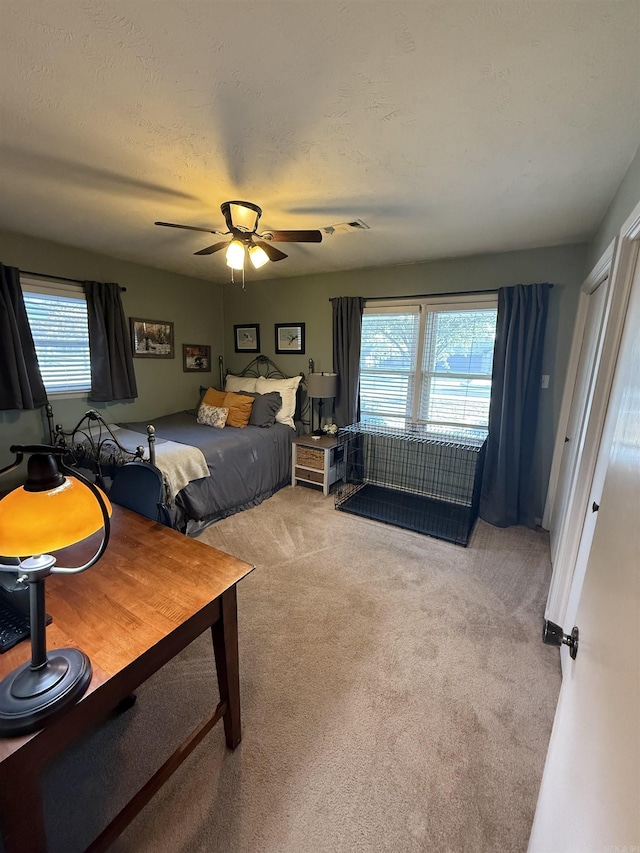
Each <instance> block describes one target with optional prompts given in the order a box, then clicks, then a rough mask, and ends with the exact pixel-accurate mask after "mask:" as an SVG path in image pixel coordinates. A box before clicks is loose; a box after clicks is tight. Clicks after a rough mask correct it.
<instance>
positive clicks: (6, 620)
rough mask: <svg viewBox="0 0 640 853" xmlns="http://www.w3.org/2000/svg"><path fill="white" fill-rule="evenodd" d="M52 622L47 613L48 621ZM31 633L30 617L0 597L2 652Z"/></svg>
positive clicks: (0, 650) (0, 641)
mask: <svg viewBox="0 0 640 853" xmlns="http://www.w3.org/2000/svg"><path fill="white" fill-rule="evenodd" d="M50 622H51V616H49V614H48V613H47V617H46V623H47V625H48V624H49V623H50ZM30 635H31V629H30V625H29V617H28V616H25V614H24V613H21V612H20V611H19V610H17V609H16V608H15V607H12V606H11V605H10V604H8V603H7V601H6V600H5V599H3V598H1V597H0V654H1V653H2V652H6V651H8V650H9V649H12V648H13V647H14V646H15V645H16V644H17V643H19V642H20V641H21V640H26V639H27V638H28V637H29V636H30Z"/></svg>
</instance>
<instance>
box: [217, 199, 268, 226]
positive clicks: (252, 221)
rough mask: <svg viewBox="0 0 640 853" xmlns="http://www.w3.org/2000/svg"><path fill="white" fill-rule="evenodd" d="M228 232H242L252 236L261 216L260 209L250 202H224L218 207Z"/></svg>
mask: <svg viewBox="0 0 640 853" xmlns="http://www.w3.org/2000/svg"><path fill="white" fill-rule="evenodd" d="M220 210H221V211H222V215H223V216H224V218H225V221H226V223H227V227H228V228H229V230H230V231H231V230H233V229H235V230H236V231H243V232H244V233H247V234H252V233H253V232H254V231H255V230H256V229H257V227H258V221H259V220H260V216H261V215H262V210H261V208H259V207H258V205H257V204H252V203H251V202H250V201H225V202H224V203H223V204H222V205H220Z"/></svg>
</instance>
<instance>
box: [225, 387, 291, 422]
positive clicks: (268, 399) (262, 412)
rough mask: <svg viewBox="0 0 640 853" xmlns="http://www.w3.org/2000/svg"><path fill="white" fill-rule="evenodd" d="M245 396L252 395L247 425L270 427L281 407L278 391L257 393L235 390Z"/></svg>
mask: <svg viewBox="0 0 640 853" xmlns="http://www.w3.org/2000/svg"><path fill="white" fill-rule="evenodd" d="M236 393H237V394H242V395H243V396H245V397H253V406H252V407H251V417H250V418H249V426H257V427H270V426H273V425H274V423H275V422H276V415H277V414H278V412H279V411H280V409H281V408H282V396H281V395H280V393H279V392H278V391H269V393H268V394H258V393H257V391H236Z"/></svg>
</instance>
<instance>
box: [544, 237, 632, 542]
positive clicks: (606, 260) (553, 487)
mask: <svg viewBox="0 0 640 853" xmlns="http://www.w3.org/2000/svg"><path fill="white" fill-rule="evenodd" d="M615 242H616V241H615V240H612V241H611V243H610V244H609V246H608V247H607V249H606V250H605V252H604V254H603V255H602V257H601V258H600V260H599V261H598V263H597V264H596V265H595V266H594V268H593V269H592V270H591V272H590V273H589V275H588V276H587V278H586V279H585V280H584V282H583V283H582V287H581V288H580V296H579V297H578V308H577V311H576V320H575V323H574V326H573V336H572V339H571V351H570V353H569V362H568V364H567V374H566V376H565V380H564V388H563V391H562V404H561V406H560V417H559V418H558V431H557V433H556V442H555V446H554V449H553V460H552V463H551V472H550V474H549V486H548V489H547V498H546V502H545V505H544V514H543V518H542V526H543V527H544V529H545V530H549V526H550V523H551V514H552V512H553V506H554V502H555V499H556V495H557V491H558V478H559V476H560V465H561V463H562V456H563V453H564V444H565V441H564V437H565V435H566V434H567V426H568V424H569V415H570V413H571V402H572V400H573V395H574V392H575V390H576V388H575V384H576V378H577V373H578V364H579V362H580V353H581V351H582V337H583V335H584V327H585V323H586V320H587V308H588V305H589V296H590V295H591V294H592V293H593V291H594V290H595V289H596V288H597V287H598V285H600V284H602V282H603V281H604V280H605V279H606V278H608V277H609V275H610V273H611V264H612V262H613V254H614V249H615Z"/></svg>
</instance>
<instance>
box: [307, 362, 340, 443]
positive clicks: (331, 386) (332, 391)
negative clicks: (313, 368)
mask: <svg viewBox="0 0 640 853" xmlns="http://www.w3.org/2000/svg"><path fill="white" fill-rule="evenodd" d="M337 391H338V374H337V373H310V374H309V376H308V377H307V394H308V396H309V398H310V399H311V400H313V399H314V398H315V399H317V400H318V429H316V430H314V429H313V409H312V410H311V424H310V426H311V429H312V430H313V431H312V435H322V406H323V403H324V401H325V400H328V399H333V398H334V397H335V396H336V393H337ZM312 405H313V403H312Z"/></svg>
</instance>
